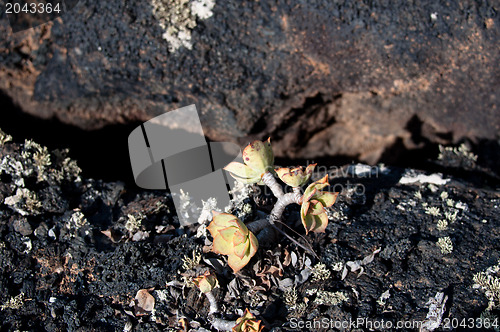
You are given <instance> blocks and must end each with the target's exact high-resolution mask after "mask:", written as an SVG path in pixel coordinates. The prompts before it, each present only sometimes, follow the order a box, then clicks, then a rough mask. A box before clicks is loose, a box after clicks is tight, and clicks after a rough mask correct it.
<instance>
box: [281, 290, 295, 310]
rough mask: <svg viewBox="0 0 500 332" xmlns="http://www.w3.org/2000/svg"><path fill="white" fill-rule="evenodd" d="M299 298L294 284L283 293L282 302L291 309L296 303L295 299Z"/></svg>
mask: <svg viewBox="0 0 500 332" xmlns="http://www.w3.org/2000/svg"><path fill="white" fill-rule="evenodd" d="M298 299H299V295H298V293H297V290H296V289H295V286H293V287H290V288H288V289H287V290H286V291H285V293H284V294H283V300H284V301H283V302H284V303H285V305H286V306H287V308H288V309H289V310H293V309H294V308H295V306H296V305H297V300H298Z"/></svg>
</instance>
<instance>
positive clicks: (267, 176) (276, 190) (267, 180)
mask: <svg viewBox="0 0 500 332" xmlns="http://www.w3.org/2000/svg"><path fill="white" fill-rule="evenodd" d="M262 182H264V184H265V185H266V186H268V187H269V189H271V191H272V192H273V195H274V196H275V197H276V198H280V197H282V196H283V189H282V188H281V186H280V184H279V183H278V182H277V181H276V178H275V177H274V176H273V175H272V174H271V172H269V171H267V172H266V173H264V175H263V176H262Z"/></svg>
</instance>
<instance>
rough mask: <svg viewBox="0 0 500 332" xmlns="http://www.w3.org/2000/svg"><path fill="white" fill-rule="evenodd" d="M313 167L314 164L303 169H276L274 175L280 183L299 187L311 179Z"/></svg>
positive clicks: (300, 167)
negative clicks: (276, 175)
mask: <svg viewBox="0 0 500 332" xmlns="http://www.w3.org/2000/svg"><path fill="white" fill-rule="evenodd" d="M314 167H316V164H310V165H308V166H307V167H306V169H305V170H304V168H303V167H302V166H298V167H295V168H285V167H282V168H278V169H276V174H278V177H279V178H280V179H281V181H283V182H285V183H286V184H287V185H289V186H290V187H294V188H296V187H301V186H303V185H304V184H306V183H307V181H309V178H310V177H311V175H312V173H313V170H314Z"/></svg>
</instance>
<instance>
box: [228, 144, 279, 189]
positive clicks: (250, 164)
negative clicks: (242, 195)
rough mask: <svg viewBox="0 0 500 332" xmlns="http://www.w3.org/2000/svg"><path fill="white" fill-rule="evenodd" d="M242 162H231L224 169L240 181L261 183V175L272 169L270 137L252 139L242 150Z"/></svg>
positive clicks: (272, 157) (272, 159) (272, 158)
mask: <svg viewBox="0 0 500 332" xmlns="http://www.w3.org/2000/svg"><path fill="white" fill-rule="evenodd" d="M243 162H244V164H242V163H238V162H234V161H233V162H231V163H229V164H228V165H227V166H226V167H224V169H225V170H226V171H228V172H229V173H230V174H231V176H232V177H234V178H235V179H236V180H238V181H239V182H242V183H246V184H253V183H259V184H262V181H261V179H262V176H263V175H264V174H265V173H266V172H268V171H270V170H272V169H273V164H274V155H273V150H272V149H271V139H270V138H268V139H267V141H265V142H261V141H254V142H252V143H250V144H249V145H248V146H247V147H246V148H245V149H244V150H243Z"/></svg>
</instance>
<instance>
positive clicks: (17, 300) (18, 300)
mask: <svg viewBox="0 0 500 332" xmlns="http://www.w3.org/2000/svg"><path fill="white" fill-rule="evenodd" d="M24 301H25V298H24V293H20V294H18V295H16V296H14V297H11V298H10V299H9V300H8V301H7V302H5V303H4V304H2V305H0V310H2V311H3V310H5V309H12V310H17V309H21V308H22V306H23V303H24Z"/></svg>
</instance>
